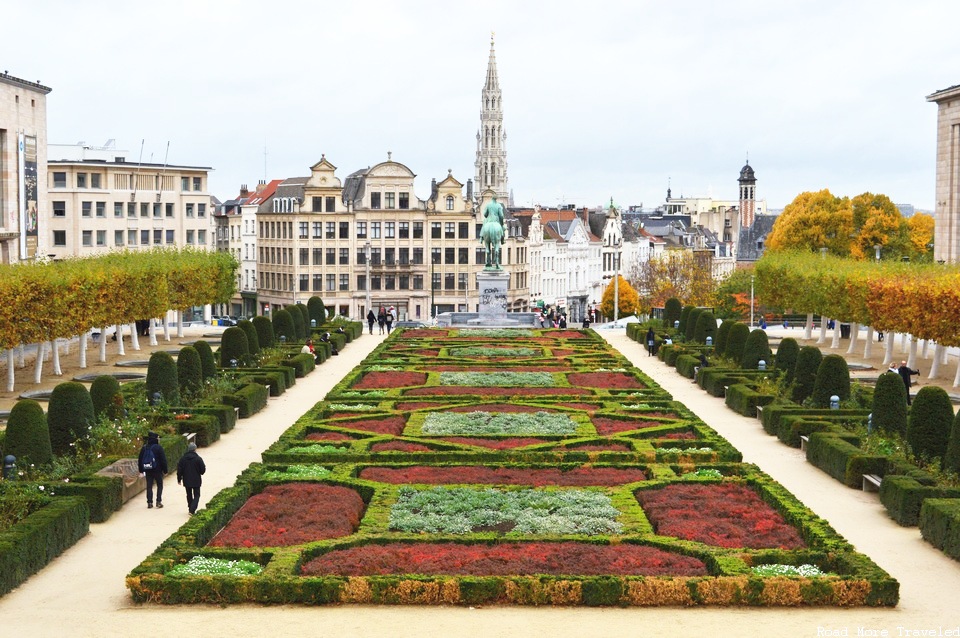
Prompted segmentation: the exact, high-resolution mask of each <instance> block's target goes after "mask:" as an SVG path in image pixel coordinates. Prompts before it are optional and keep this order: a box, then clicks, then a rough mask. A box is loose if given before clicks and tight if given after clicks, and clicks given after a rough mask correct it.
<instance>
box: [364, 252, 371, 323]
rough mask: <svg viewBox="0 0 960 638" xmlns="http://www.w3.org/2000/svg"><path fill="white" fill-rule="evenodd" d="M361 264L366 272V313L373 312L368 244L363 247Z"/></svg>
mask: <svg viewBox="0 0 960 638" xmlns="http://www.w3.org/2000/svg"><path fill="white" fill-rule="evenodd" d="M363 263H364V264H366V272H367V285H366V286H365V287H366V289H367V312H370V311H371V310H373V300H372V299H371V297H370V242H367V243H365V244H364V245H363Z"/></svg>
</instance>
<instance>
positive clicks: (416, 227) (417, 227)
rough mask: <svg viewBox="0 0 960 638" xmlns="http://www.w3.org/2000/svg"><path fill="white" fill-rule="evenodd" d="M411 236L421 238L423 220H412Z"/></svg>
mask: <svg viewBox="0 0 960 638" xmlns="http://www.w3.org/2000/svg"><path fill="white" fill-rule="evenodd" d="M413 238H414V239H423V222H413Z"/></svg>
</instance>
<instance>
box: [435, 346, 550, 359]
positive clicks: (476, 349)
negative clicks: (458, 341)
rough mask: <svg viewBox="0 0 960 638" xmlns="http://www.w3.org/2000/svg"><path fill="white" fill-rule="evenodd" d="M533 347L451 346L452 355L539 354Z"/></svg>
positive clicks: (528, 355) (508, 355)
mask: <svg viewBox="0 0 960 638" xmlns="http://www.w3.org/2000/svg"><path fill="white" fill-rule="evenodd" d="M540 353H541V352H540V351H539V350H534V349H533V348H497V347H481V346H473V347H468V348H450V356H452V357H533V356H536V355H539V354H540Z"/></svg>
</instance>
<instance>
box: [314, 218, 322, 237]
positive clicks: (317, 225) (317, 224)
mask: <svg viewBox="0 0 960 638" xmlns="http://www.w3.org/2000/svg"><path fill="white" fill-rule="evenodd" d="M322 228H323V224H322V223H321V222H313V238H314V239H320V237H322V235H321V232H322Z"/></svg>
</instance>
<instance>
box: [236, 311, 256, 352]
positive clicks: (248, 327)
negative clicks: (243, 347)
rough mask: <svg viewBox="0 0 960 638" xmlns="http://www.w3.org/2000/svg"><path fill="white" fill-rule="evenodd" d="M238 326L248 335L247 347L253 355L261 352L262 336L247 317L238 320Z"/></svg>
mask: <svg viewBox="0 0 960 638" xmlns="http://www.w3.org/2000/svg"><path fill="white" fill-rule="evenodd" d="M237 327H238V328H240V329H241V330H243V332H244V334H246V335H247V348H249V350H250V354H251V355H252V356H254V357H255V356H257V355H258V354H260V337H259V336H258V335H257V329H256V328H254V327H253V324H252V323H250V322H249V321H247V320H246V319H244V320H242V321H238V322H237Z"/></svg>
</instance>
